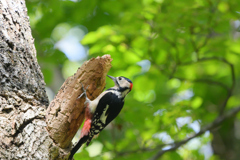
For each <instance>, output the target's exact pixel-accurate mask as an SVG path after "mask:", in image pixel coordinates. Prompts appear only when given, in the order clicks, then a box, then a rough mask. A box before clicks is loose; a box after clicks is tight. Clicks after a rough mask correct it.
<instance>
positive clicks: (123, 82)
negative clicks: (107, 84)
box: [107, 75, 133, 92]
mask: <svg viewBox="0 0 240 160" xmlns="http://www.w3.org/2000/svg"><path fill="white" fill-rule="evenodd" d="M107 76H108V77H109V78H111V79H112V80H113V81H114V83H115V86H114V87H115V88H117V89H119V90H120V91H122V92H123V91H125V90H128V92H130V91H131V90H132V87H133V83H132V81H131V80H130V79H128V78H126V77H123V76H120V77H113V76H109V75H107Z"/></svg>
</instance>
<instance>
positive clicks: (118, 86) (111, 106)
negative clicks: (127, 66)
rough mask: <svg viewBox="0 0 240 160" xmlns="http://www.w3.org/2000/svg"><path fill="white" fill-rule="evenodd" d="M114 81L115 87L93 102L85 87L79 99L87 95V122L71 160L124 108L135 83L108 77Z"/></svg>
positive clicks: (120, 78)
mask: <svg viewBox="0 0 240 160" xmlns="http://www.w3.org/2000/svg"><path fill="white" fill-rule="evenodd" d="M107 76H108V77H109V78H111V79H112V80H113V81H114V84H115V85H114V87H111V88H109V89H107V90H106V91H104V92H102V93H101V94H100V95H99V96H98V97H97V98H96V99H94V100H93V101H91V100H90V99H89V98H88V97H87V94H86V90H87V88H86V89H84V87H83V93H82V94H81V95H80V96H79V97H78V98H80V97H82V95H85V97H86V101H85V106H86V109H85V122H84V125H83V128H82V131H81V138H80V140H79V141H78V143H77V144H76V145H75V146H74V147H73V149H72V151H71V154H70V156H69V160H71V159H72V157H73V155H74V154H75V153H76V152H77V150H78V149H79V148H80V147H81V146H82V144H84V143H85V142H87V143H86V145H87V146H88V145H89V143H90V142H91V140H92V138H93V137H94V136H95V135H98V134H99V132H101V131H102V130H103V129H104V128H105V127H106V126H107V125H108V124H109V123H110V122H111V121H112V120H113V119H114V118H116V117H117V115H118V114H119V113H120V111H121V110H122V108H123V105H124V98H125V96H126V95H127V94H128V93H129V92H130V91H131V90H132V87H133V83H132V81H131V80H130V79H128V78H126V77H123V76H120V77H113V76H109V75H107Z"/></svg>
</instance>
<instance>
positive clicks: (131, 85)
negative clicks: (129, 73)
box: [130, 83, 133, 91]
mask: <svg viewBox="0 0 240 160" xmlns="http://www.w3.org/2000/svg"><path fill="white" fill-rule="evenodd" d="M132 87H133V84H132V83H130V91H131V90H132Z"/></svg>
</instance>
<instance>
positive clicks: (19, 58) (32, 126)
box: [0, 0, 111, 160]
mask: <svg viewBox="0 0 240 160" xmlns="http://www.w3.org/2000/svg"><path fill="white" fill-rule="evenodd" d="M0 62H1V63H0V83H1V84H0V159H1V160H2V159H11V160H12V159H41V160H44V159H66V158H67V157H68V155H69V153H70V152H69V151H70V149H71V140H72V138H73V136H74V135H75V133H76V131H77V129H78V127H79V126H80V125H81V123H82V120H83V119H84V115H83V114H81V111H83V109H84V108H83V103H82V102H84V101H83V100H77V97H78V96H79V95H80V94H81V92H82V90H81V85H80V82H83V84H84V85H88V84H91V85H90V86H91V87H89V89H88V93H91V97H92V98H95V97H96V96H97V95H98V94H100V92H101V91H102V90H103V88H104V84H105V76H106V74H107V72H108V70H109V69H110V67H111V64H110V63H111V58H110V56H104V57H100V58H96V59H92V60H90V61H88V62H85V63H84V66H83V67H81V68H80V69H78V71H77V73H76V74H75V75H74V76H72V77H70V78H69V79H67V80H66V82H65V83H64V84H63V86H62V87H61V90H60V91H59V93H58V95H57V96H56V97H55V99H54V101H53V102H52V103H51V105H50V107H49V108H48V113H47V115H48V116H47V123H46V122H45V120H46V117H45V115H46V111H47V107H48V104H49V101H48V98H47V95H46V91H45V83H44V78H43V75H42V72H41V70H40V67H39V65H38V63H37V59H36V50H35V47H34V39H33V38H32V35H31V28H30V25H29V18H28V16H27V9H26V5H25V1H24V0H0ZM70 84H71V85H70ZM69 108H70V109H69ZM64 114H65V115H64ZM59 117H60V118H59ZM63 117H64V118H63ZM69 129H70V130H71V132H68V131H69ZM62 133H67V134H62Z"/></svg>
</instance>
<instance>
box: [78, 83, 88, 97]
mask: <svg viewBox="0 0 240 160" xmlns="http://www.w3.org/2000/svg"><path fill="white" fill-rule="evenodd" d="M81 85H82V90H83V93H82V94H81V95H80V96H79V97H78V98H77V99H79V98H81V97H82V96H83V95H84V96H85V97H87V89H88V87H89V85H88V86H87V87H86V89H84V86H83V84H82V83H81Z"/></svg>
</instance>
